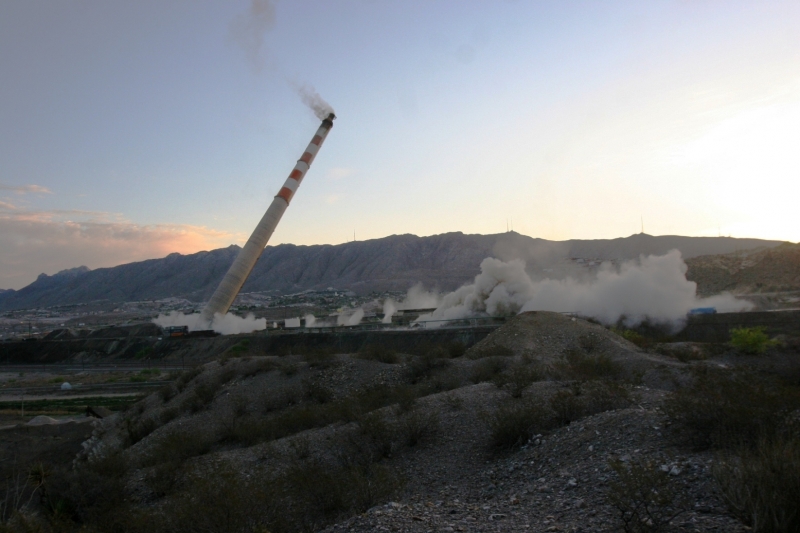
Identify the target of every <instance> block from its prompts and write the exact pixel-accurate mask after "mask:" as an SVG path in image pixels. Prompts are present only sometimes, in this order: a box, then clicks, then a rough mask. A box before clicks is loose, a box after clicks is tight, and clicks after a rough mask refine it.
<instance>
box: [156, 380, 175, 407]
mask: <svg viewBox="0 0 800 533" xmlns="http://www.w3.org/2000/svg"><path fill="white" fill-rule="evenodd" d="M158 395H159V397H160V398H161V401H162V402H164V403H166V402H168V401H170V400H171V399H173V398H174V397H175V396H177V395H178V387H177V386H176V385H175V384H174V383H167V384H166V385H164V386H163V387H161V388H160V389H158Z"/></svg>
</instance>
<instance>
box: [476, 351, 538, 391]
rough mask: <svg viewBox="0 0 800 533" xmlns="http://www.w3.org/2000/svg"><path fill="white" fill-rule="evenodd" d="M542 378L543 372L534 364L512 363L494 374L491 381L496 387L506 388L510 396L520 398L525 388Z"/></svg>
mask: <svg viewBox="0 0 800 533" xmlns="http://www.w3.org/2000/svg"><path fill="white" fill-rule="evenodd" d="M487 361H488V360H487ZM543 379H544V372H543V371H542V370H541V369H540V368H539V367H538V366H536V365H514V366H512V367H511V368H510V369H508V370H506V371H505V372H502V373H500V374H497V375H495V376H494V378H493V379H492V381H493V382H494V384H495V385H496V386H497V387H498V388H503V387H506V388H508V390H509V392H510V393H511V397H512V398H521V397H522V393H523V392H524V391H525V389H526V388H528V387H529V386H530V385H531V384H532V383H535V382H537V381H542V380H543Z"/></svg>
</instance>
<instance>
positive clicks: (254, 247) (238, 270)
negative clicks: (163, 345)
mask: <svg viewBox="0 0 800 533" xmlns="http://www.w3.org/2000/svg"><path fill="white" fill-rule="evenodd" d="M335 118H336V116H335V115H334V114H333V113H330V114H329V115H328V116H327V118H325V120H323V121H322V124H321V125H320V127H319V129H318V130H317V133H316V135H314V138H313V139H311V142H310V143H308V148H306V151H305V152H304V153H303V155H302V156H301V157H300V159H298V160H297V164H296V165H295V166H294V170H292V172H291V174H289V177H288V178H286V182H285V183H284V184H283V187H281V190H280V191H278V194H277V196H275V199H274V200H272V204H271V205H270V206H269V209H267V212H266V213H264V216H263V217H262V218H261V222H259V223H258V226H256V229H255V230H254V231H253V234H252V235H251V236H250V238H249V239H248V240H247V243H246V244H245V245H244V248H242V251H241V252H239V255H238V256H236V260H235V261H234V262H233V264H232V265H231V267H230V268H229V269H228V272H227V273H226V274H225V277H224V278H222V281H221V282H220V284H219V287H217V290H216V291H214V295H213V296H212V297H211V299H210V300H209V301H208V304H207V305H206V307H205V309H203V313H202V316H203V319H204V320H206V321H207V322H208V323H209V324H211V322H212V321H213V320H214V316H215V315H217V314H220V315H224V314H225V313H227V312H228V309H230V307H231V304H232V303H233V300H234V299H235V298H236V295H237V294H239V291H240V290H241V288H242V285H244V282H245V281H246V280H247V277H248V276H249V275H250V272H251V271H252V270H253V267H254V266H255V264H256V261H258V258H259V257H261V253H262V252H263V251H264V247H265V246H266V245H267V242H269V238H270V237H271V236H272V233H273V232H274V231H275V228H276V227H277V225H278V222H280V220H281V217H282V216H283V213H284V211H286V208H287V207H289V202H290V201H291V200H292V196H294V193H295V192H296V191H297V188H298V187H299V186H300V182H301V181H303V177H304V176H305V174H306V172H308V169H309V167H311V162H312V161H314V157H316V155H317V152H318V151H319V148H320V147H321V146H322V143H323V142H324V141H325V137H327V136H328V132H330V131H331V128H332V127H333V120H334V119H335Z"/></svg>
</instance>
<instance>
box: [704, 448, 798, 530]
mask: <svg viewBox="0 0 800 533" xmlns="http://www.w3.org/2000/svg"><path fill="white" fill-rule="evenodd" d="M717 459H718V460H717V461H716V463H715V466H714V478H715V479H716V481H717V483H718V484H719V486H720V488H721V489H722V494H723V496H724V497H725V500H726V501H727V503H728V506H729V507H730V509H731V510H732V511H733V512H734V514H736V516H738V517H739V518H740V519H741V520H742V521H743V522H744V523H745V524H747V525H749V526H750V527H752V528H753V530H754V531H756V533H783V532H791V531H800V506H798V502H800V441H798V439H797V438H796V436H795V437H794V438H792V437H778V438H772V439H762V440H761V441H760V442H759V443H758V444H757V445H756V447H755V448H754V449H753V448H742V449H739V450H735V451H733V452H731V453H726V454H721V455H720V456H719V457H718V458H717Z"/></svg>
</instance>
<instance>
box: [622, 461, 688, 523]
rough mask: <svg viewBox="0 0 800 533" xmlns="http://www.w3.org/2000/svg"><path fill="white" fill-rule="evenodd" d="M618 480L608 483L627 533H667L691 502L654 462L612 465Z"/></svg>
mask: <svg viewBox="0 0 800 533" xmlns="http://www.w3.org/2000/svg"><path fill="white" fill-rule="evenodd" d="M609 466H611V468H612V470H613V471H614V472H615V473H616V474H617V480H616V481H613V482H611V483H610V484H609V490H608V494H607V497H608V501H609V503H610V504H611V505H612V506H613V507H614V508H615V509H616V510H617V513H618V514H617V516H618V517H619V521H620V524H621V525H622V529H623V531H625V532H626V533H657V532H659V531H666V530H667V529H668V528H669V523H670V521H671V520H672V519H674V518H676V517H677V516H679V515H680V514H682V513H684V512H685V511H686V510H687V509H688V507H689V502H688V501H687V500H686V499H685V497H684V496H683V495H682V492H681V490H680V488H679V487H678V486H676V483H675V482H674V481H673V480H671V479H670V476H669V474H668V473H667V472H664V471H662V470H661V469H660V468H659V467H658V465H655V464H653V463H647V462H645V463H623V462H621V461H619V460H614V461H611V462H610V463H609Z"/></svg>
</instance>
